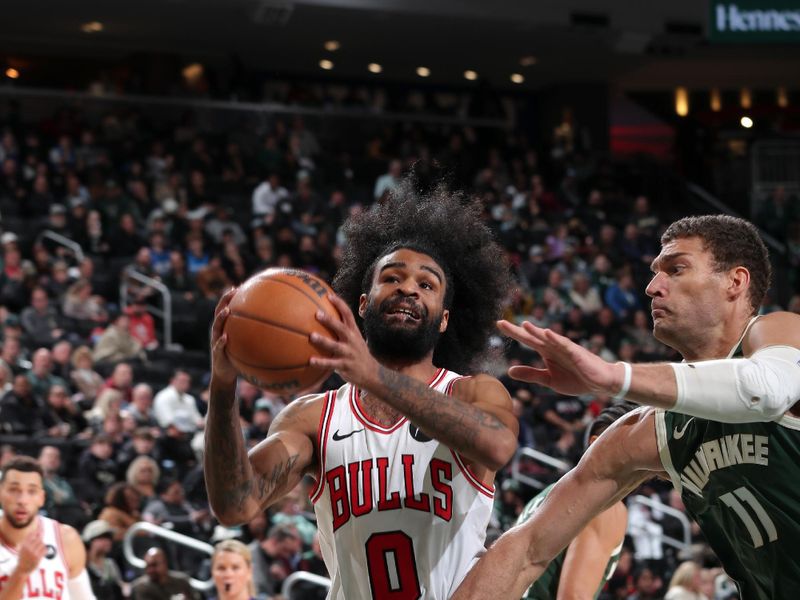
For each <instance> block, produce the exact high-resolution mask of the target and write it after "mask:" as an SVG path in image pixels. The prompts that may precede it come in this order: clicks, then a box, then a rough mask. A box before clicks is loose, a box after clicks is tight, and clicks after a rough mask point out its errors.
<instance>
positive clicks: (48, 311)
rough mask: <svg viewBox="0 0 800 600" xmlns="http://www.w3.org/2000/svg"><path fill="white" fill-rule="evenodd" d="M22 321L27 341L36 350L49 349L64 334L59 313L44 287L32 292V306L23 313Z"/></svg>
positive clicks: (34, 289)
mask: <svg viewBox="0 0 800 600" xmlns="http://www.w3.org/2000/svg"><path fill="white" fill-rule="evenodd" d="M20 321H21V322H22V329H23V331H24V332H25V339H26V340H27V341H28V343H29V344H30V345H31V346H33V347H36V348H40V347H43V346H44V347H47V348H49V347H50V346H52V345H53V343H54V342H55V341H56V340H57V339H58V338H60V337H61V336H62V335H63V333H64V330H63V329H62V327H61V321H60V318H59V316H58V312H57V311H56V309H55V307H53V306H52V305H51V304H50V298H48V296H47V292H46V291H45V289H44V288H42V287H35V288H33V290H32V291H31V306H29V307H28V308H26V309H25V310H23V311H22V314H21V315H20Z"/></svg>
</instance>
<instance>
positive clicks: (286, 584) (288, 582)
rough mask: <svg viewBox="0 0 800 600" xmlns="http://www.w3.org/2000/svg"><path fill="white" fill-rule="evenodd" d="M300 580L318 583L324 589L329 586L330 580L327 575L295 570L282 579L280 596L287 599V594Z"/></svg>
mask: <svg viewBox="0 0 800 600" xmlns="http://www.w3.org/2000/svg"><path fill="white" fill-rule="evenodd" d="M300 582H304V583H311V584H313V585H318V586H320V587H323V588H325V589H326V590H329V589H330V588H331V580H330V579H328V578H327V577H322V576H321V575H315V574H314V573H309V572H308V571H295V572H294V573H292V574H291V575H289V576H288V577H287V578H286V579H284V580H283V585H282V586H281V596H282V597H283V598H285V599H286V600H289V598H290V596H289V594H291V592H292V588H293V587H294V586H295V585H296V584H297V583H300Z"/></svg>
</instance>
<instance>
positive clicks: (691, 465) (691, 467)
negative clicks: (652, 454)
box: [655, 410, 800, 600]
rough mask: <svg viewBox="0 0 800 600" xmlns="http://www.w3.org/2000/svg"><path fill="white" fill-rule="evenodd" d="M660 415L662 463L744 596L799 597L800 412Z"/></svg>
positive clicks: (745, 599)
mask: <svg viewBox="0 0 800 600" xmlns="http://www.w3.org/2000/svg"><path fill="white" fill-rule="evenodd" d="M655 419H656V435H657V438H658V447H659V452H660V454H661V462H662V464H663V466H664V468H665V470H666V471H667V472H668V473H669V476H670V478H671V479H672V482H673V484H674V485H675V487H676V489H678V490H679V491H680V492H681V497H682V498H683V502H684V504H685V505H686V510H687V512H688V513H689V514H690V515H691V516H692V518H694V519H695V520H696V521H697V523H698V524H699V525H700V529H702V531H703V533H704V534H705V537H706V539H707V540H708V543H709V544H710V545H711V547H712V549H713V550H714V552H716V554H717V556H718V557H719V559H720V561H722V565H723V566H724V568H725V571H727V573H728V575H730V576H731V578H733V579H734V580H735V581H736V582H737V583H738V585H739V589H740V592H741V595H742V600H772V599H777V598H798V597H800V550H799V548H800V419H798V418H794V417H790V416H784V417H783V418H782V419H781V420H780V421H777V422H773V423H742V424H726V423H717V422H716V421H706V420H703V419H698V418H695V417H689V416H686V415H679V414H676V413H671V412H664V411H661V410H659V411H656V415H655Z"/></svg>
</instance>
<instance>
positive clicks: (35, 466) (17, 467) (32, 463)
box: [0, 456, 44, 483]
mask: <svg viewBox="0 0 800 600" xmlns="http://www.w3.org/2000/svg"><path fill="white" fill-rule="evenodd" d="M9 471H19V472H20V473H38V474H39V476H40V477H41V478H42V480H44V471H43V470H42V465H41V464H39V461H38V460H36V459H35V458H33V457H31V456H15V457H14V458H12V459H11V460H9V461H8V462H7V463H6V464H4V465H3V470H2V471H0V483H3V482H4V481H5V480H6V474H7V473H8V472H9Z"/></svg>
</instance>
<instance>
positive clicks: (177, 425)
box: [157, 415, 197, 478]
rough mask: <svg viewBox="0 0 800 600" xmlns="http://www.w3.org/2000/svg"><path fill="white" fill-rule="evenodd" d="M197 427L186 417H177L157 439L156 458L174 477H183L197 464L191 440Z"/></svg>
mask: <svg viewBox="0 0 800 600" xmlns="http://www.w3.org/2000/svg"><path fill="white" fill-rule="evenodd" d="M196 430H197V425H196V424H195V423H194V422H193V421H192V419H191V418H189V417H188V416H186V415H178V416H177V417H175V418H174V419H173V420H172V421H171V422H170V423H169V425H167V428H166V430H165V431H164V435H162V436H161V437H160V438H158V450H157V452H158V456H159V458H160V459H161V464H162V465H164V468H165V469H166V468H167V467H169V469H170V470H171V474H172V475H174V476H175V477H181V478H182V477H185V476H186V474H187V473H188V472H189V471H190V470H191V469H192V468H193V467H194V465H195V464H197V456H196V454H195V451H194V449H193V448H192V440H193V436H194V435H195V432H196Z"/></svg>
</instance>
